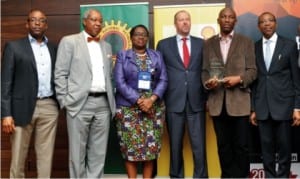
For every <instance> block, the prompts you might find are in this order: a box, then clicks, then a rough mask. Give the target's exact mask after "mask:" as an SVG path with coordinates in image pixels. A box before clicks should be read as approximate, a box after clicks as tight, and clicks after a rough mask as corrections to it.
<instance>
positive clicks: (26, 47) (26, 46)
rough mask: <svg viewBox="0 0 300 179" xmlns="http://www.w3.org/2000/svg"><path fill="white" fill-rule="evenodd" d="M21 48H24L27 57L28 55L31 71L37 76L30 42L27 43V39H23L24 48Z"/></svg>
mask: <svg viewBox="0 0 300 179" xmlns="http://www.w3.org/2000/svg"><path fill="white" fill-rule="evenodd" d="M23 47H24V52H25V53H27V55H28V59H30V60H31V63H32V67H33V71H34V72H35V73H36V75H37V67H36V61H35V57H34V54H33V49H32V47H31V44H30V41H29V39H28V37H25V38H24V46H23Z"/></svg>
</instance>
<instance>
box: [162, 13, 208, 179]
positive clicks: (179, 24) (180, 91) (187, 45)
mask: <svg viewBox="0 0 300 179" xmlns="http://www.w3.org/2000/svg"><path fill="white" fill-rule="evenodd" d="M174 24H175V27H176V31H177V35H176V36H173V37H169V38H166V39H163V40H161V41H160V42H159V43H158V45H157V50H158V51H160V52H161V53H162V56H163V59H164V61H165V64H166V68H167V74H168V79H169V80H168V88H167V91H166V94H165V102H166V110H167V127H168V132H169V140H170V149H171V151H170V177H172V178H184V165H183V164H184V161H183V153H182V149H183V136H184V131H185V125H186V124H187V129H188V133H189V138H190V141H191V146H192V151H193V159H194V174H193V177H194V178H205V177H208V172H207V162H206V151H205V147H206V145H205V144H206V143H205V99H206V97H205V93H204V89H203V85H202V83H201V78H200V76H201V68H202V46H203V40H202V39H200V38H197V37H193V36H191V35H190V34H189V33H190V29H191V18H190V14H189V13H188V12H187V11H184V10H181V11H178V12H177V13H176V14H175V16H174Z"/></svg>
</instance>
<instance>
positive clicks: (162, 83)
mask: <svg viewBox="0 0 300 179" xmlns="http://www.w3.org/2000/svg"><path fill="white" fill-rule="evenodd" d="M157 54H158V59H157V60H158V65H159V68H160V76H159V78H158V82H157V85H156V87H155V89H154V90H153V94H155V95H157V96H158V97H159V98H160V99H162V97H163V95H164V92H165V91H166V89H167V82H168V76H167V71H166V66H165V63H164V61H163V58H162V56H161V54H160V52H158V53H157Z"/></svg>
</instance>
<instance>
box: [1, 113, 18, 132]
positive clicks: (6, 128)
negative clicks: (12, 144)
mask: <svg viewBox="0 0 300 179" xmlns="http://www.w3.org/2000/svg"><path fill="white" fill-rule="evenodd" d="M15 128H16V127H15V121H14V119H13V117H11V116H8V117H4V118H2V131H3V132H4V133H5V134H12V133H13V132H14V131H15Z"/></svg>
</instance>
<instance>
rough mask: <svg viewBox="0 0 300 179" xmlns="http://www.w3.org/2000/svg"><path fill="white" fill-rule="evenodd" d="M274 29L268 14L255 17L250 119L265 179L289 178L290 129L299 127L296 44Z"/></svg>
mask: <svg viewBox="0 0 300 179" xmlns="http://www.w3.org/2000/svg"><path fill="white" fill-rule="evenodd" d="M276 27H277V22H276V18H275V16H274V15H273V14H272V13H270V12H264V13H262V14H261V15H260V16H259V17H258V28H259V30H260V31H261V33H262V35H263V37H262V38H261V39H260V40H259V41H257V42H256V43H255V54H256V64H257V69H258V76H257V80H256V82H255V85H254V87H253V95H252V101H253V112H252V114H251V118H250V119H251V123H252V124H253V125H258V129H259V136H260V143H261V151H262V159H263V166H264V170H265V177H266V178H289V176H290V168H291V144H292V143H291V142H292V141H291V137H292V136H291V130H292V129H291V126H299V125H300V69H299V67H298V65H297V59H298V51H297V45H296V43H295V42H294V41H293V40H289V39H286V38H284V37H282V36H280V35H278V34H277V33H276ZM276 153H278V167H276V159H275V154H276Z"/></svg>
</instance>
